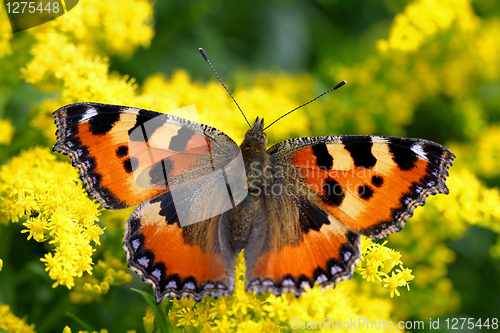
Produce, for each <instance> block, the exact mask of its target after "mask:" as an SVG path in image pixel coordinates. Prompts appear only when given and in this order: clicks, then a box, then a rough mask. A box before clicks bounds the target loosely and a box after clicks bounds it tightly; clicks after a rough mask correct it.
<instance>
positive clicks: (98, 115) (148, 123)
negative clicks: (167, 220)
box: [54, 103, 238, 209]
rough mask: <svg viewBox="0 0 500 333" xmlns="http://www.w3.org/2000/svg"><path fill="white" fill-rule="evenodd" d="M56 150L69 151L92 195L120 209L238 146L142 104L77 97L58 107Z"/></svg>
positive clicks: (216, 163)
mask: <svg viewBox="0 0 500 333" xmlns="http://www.w3.org/2000/svg"><path fill="white" fill-rule="evenodd" d="M54 118H55V122H56V125H57V133H56V134H57V143H56V145H55V146H54V151H56V152H60V153H63V154H65V155H68V156H70V157H71V159H72V161H73V165H74V166H76V167H78V168H79V169H80V174H81V178H82V180H83V182H84V183H85V185H86V188H87V191H88V192H89V194H90V195H91V196H93V197H94V198H96V200H97V201H98V202H99V203H100V204H101V205H102V206H103V207H105V208H108V209H121V208H125V207H130V206H133V205H136V204H138V203H141V202H143V201H145V200H147V199H150V198H153V197H155V196H158V195H160V194H161V193H163V192H165V191H166V190H167V188H168V184H166V180H165V178H167V179H168V180H169V181H175V179H178V178H180V177H183V178H184V179H186V178H189V175H190V174H191V175H192V177H191V178H197V177H201V176H203V175H206V174H209V173H211V172H213V170H214V169H217V168H220V167H221V166H224V165H226V164H227V163H228V161H230V160H231V156H232V154H233V155H234V152H237V151H238V146H237V145H236V143H234V141H233V140H231V139H230V138H229V137H228V136H227V135H225V134H224V133H222V132H221V131H219V130H217V129H214V128H212V127H209V126H206V125H201V124H197V123H193V122H190V121H188V120H184V119H181V118H178V117H174V116H171V115H167V114H161V113H157V112H153V111H147V110H142V109H136V108H130V107H124V106H115V105H105V104H97V103H77V104H71V105H67V106H64V107H62V108H60V109H59V110H57V111H55V112H54Z"/></svg>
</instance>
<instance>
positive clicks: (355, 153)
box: [342, 136, 377, 169]
mask: <svg viewBox="0 0 500 333" xmlns="http://www.w3.org/2000/svg"><path fill="white" fill-rule="evenodd" d="M342 143H343V144H344V145H345V149H346V150H347V151H348V152H349V153H350V154H351V157H352V159H353V161H354V165H355V166H357V167H363V168H367V169H371V168H373V167H374V166H375V163H377V159H376V158H375V156H373V154H372V146H373V143H372V138H371V137H369V136H345V137H343V138H342Z"/></svg>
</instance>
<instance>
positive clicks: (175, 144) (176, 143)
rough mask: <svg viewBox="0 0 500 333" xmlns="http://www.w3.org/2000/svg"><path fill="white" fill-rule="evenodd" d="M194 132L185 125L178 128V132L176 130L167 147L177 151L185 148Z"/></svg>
mask: <svg viewBox="0 0 500 333" xmlns="http://www.w3.org/2000/svg"><path fill="white" fill-rule="evenodd" d="M194 133H195V132H194V131H193V130H192V129H189V128H186V127H182V128H180V129H179V132H177V135H176V136H173V137H172V139H171V140H170V145H169V147H168V149H170V150H173V151H177V152H181V151H184V150H186V146H187V144H188V142H189V140H190V139H191V138H192V137H193V135H194Z"/></svg>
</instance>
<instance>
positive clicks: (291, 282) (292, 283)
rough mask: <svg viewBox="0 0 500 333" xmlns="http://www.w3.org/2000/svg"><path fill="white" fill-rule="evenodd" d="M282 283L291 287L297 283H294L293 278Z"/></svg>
mask: <svg viewBox="0 0 500 333" xmlns="http://www.w3.org/2000/svg"><path fill="white" fill-rule="evenodd" d="M282 284H283V285H284V286H287V287H289V286H294V285H295V283H294V282H293V281H292V280H290V279H285V280H283V283H282Z"/></svg>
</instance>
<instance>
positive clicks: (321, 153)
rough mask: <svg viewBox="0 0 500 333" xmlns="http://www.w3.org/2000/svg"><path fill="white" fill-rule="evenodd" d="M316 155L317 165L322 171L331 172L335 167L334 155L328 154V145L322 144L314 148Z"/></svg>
mask: <svg viewBox="0 0 500 333" xmlns="http://www.w3.org/2000/svg"><path fill="white" fill-rule="evenodd" d="M312 150H313V153H314V155H315V156H316V163H317V164H318V166H319V167H320V168H321V169H325V170H330V169H331V168H332V166H333V158H332V155H330V153H329V152H328V148H327V147H326V144H324V143H320V144H317V145H314V146H312Z"/></svg>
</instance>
